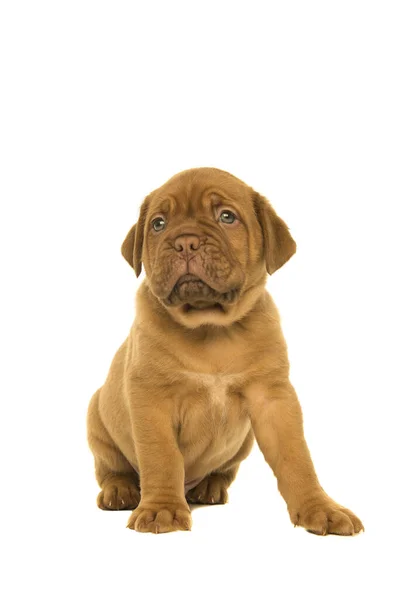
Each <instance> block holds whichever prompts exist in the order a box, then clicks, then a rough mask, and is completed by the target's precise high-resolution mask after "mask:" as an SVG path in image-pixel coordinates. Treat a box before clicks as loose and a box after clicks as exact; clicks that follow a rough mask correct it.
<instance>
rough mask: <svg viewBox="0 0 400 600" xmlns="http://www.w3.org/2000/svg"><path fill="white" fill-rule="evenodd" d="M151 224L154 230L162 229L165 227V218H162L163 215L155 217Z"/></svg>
mask: <svg viewBox="0 0 400 600" xmlns="http://www.w3.org/2000/svg"><path fill="white" fill-rule="evenodd" d="M151 226H152V228H153V229H154V231H162V230H163V229H165V227H166V222H165V219H163V217H157V218H156V219H154V220H153V221H152V222H151Z"/></svg>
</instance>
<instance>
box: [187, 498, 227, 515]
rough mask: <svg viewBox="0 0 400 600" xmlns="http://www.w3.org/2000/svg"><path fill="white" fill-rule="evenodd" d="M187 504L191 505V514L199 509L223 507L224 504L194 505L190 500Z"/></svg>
mask: <svg viewBox="0 0 400 600" xmlns="http://www.w3.org/2000/svg"><path fill="white" fill-rule="evenodd" d="M187 503H188V505H189V509H190V512H191V513H192V512H194V511H195V510H197V509H199V508H212V507H213V506H223V504H194V503H192V502H190V501H189V500H187Z"/></svg>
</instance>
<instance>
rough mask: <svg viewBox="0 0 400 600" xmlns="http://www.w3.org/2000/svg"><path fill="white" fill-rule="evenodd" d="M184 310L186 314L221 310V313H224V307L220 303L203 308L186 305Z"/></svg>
mask: <svg viewBox="0 0 400 600" xmlns="http://www.w3.org/2000/svg"><path fill="white" fill-rule="evenodd" d="M182 308H183V312H184V313H189V312H195V311H202V310H219V311H221V312H224V309H223V307H222V305H221V304H219V303H218V302H217V303H216V304H211V305H208V306H203V307H197V306H192V305H191V304H184V305H183V307H182Z"/></svg>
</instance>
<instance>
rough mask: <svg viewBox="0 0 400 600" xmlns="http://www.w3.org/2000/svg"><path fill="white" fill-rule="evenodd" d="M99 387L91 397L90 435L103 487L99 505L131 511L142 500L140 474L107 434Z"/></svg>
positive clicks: (98, 479)
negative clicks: (103, 420)
mask: <svg viewBox="0 0 400 600" xmlns="http://www.w3.org/2000/svg"><path fill="white" fill-rule="evenodd" d="M99 395H100V390H98V391H97V392H96V393H95V394H94V396H93V397H92V399H91V401H90V404H89V410H88V416H87V434H88V443H89V447H90V449H91V451H92V453H93V456H94V463H95V472H96V479H97V482H98V484H99V486H100V487H101V492H100V493H99V495H98V496H97V506H98V507H99V508H101V509H103V510H132V509H134V508H136V507H137V505H138V504H139V501H140V488H139V476H138V474H137V473H136V471H135V470H134V469H133V468H132V466H131V464H130V463H129V462H128V461H127V459H126V458H125V456H124V455H123V454H122V453H121V452H120V450H119V449H118V448H117V446H116V445H115V444H114V442H113V440H112V439H111V437H110V435H109V434H108V432H107V430H106V428H105V426H104V424H103V422H102V420H101V417H100V414H99V408H98V401H99Z"/></svg>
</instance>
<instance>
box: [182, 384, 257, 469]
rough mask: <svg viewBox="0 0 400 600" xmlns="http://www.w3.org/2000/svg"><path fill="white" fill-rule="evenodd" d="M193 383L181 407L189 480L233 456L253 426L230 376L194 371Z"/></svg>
mask: <svg viewBox="0 0 400 600" xmlns="http://www.w3.org/2000/svg"><path fill="white" fill-rule="evenodd" d="M192 383H195V387H194V388H193V389H192V390H191V392H192V393H191V394H190V395H188V396H185V398H183V399H182V400H181V403H180V411H179V412H180V419H179V436H178V442H179V447H180V450H181V452H182V454H183V457H184V461H185V479H186V481H191V480H194V479H198V478H203V477H205V476H206V475H207V474H208V473H210V472H211V471H214V470H216V469H218V468H220V467H222V466H223V465H224V464H225V463H226V462H227V461H229V460H230V459H232V458H233V457H234V456H235V455H236V454H237V453H238V452H239V450H240V448H241V447H242V445H243V443H244V441H245V439H246V436H247V434H248V432H249V430H250V427H251V424H250V419H249V418H248V416H247V413H246V411H245V410H244V408H243V405H242V402H241V400H240V397H239V394H237V393H234V392H232V391H231V390H230V385H231V383H232V381H231V378H223V377H216V376H214V375H197V374H194V375H193V381H192Z"/></svg>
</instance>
